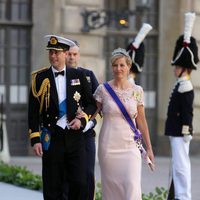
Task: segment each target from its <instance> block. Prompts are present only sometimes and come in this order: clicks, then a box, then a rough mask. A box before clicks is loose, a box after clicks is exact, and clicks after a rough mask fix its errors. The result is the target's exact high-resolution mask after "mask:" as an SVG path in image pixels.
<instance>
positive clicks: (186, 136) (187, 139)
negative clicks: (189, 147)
mask: <svg viewBox="0 0 200 200" xmlns="http://www.w3.org/2000/svg"><path fill="white" fill-rule="evenodd" d="M191 139H192V136H191V135H184V136H183V140H184V142H190V140H191Z"/></svg>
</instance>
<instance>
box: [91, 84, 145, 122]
mask: <svg viewBox="0 0 200 200" xmlns="http://www.w3.org/2000/svg"><path fill="white" fill-rule="evenodd" d="M112 88H113V90H114V91H115V93H116V94H117V96H118V97H119V99H120V100H121V102H122V103H123V104H124V106H125V107H126V109H127V111H128V112H129V114H130V115H131V117H132V118H135V117H136V116H137V106H138V105H143V104H144V95H143V89H142V87H140V86H138V85H132V87H130V88H128V89H126V90H120V89H117V88H115V87H112ZM94 97H95V99H96V100H97V101H98V102H100V103H101V104H102V112H103V114H104V115H105V114H109V115H115V116H119V115H120V116H121V111H120V110H119V108H118V107H117V105H116V103H115V102H114V101H113V99H112V97H111V96H110V94H109V93H108V92H107V90H106V89H105V87H104V86H103V85H102V84H101V85H99V87H98V88H97V90H96V91H95V93H94Z"/></svg>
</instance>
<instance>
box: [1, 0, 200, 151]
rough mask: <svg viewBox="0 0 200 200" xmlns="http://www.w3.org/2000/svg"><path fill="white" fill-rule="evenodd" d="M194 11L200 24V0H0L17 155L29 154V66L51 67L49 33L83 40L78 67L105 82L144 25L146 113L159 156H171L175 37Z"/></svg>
mask: <svg viewBox="0 0 200 200" xmlns="http://www.w3.org/2000/svg"><path fill="white" fill-rule="evenodd" d="M188 11H194V12H196V14H197V17H196V21H195V24H198V21H199V20H200V14H199V13H200V3H199V2H198V0H178V1H173V0H168V1H164V0H124V1H121V0H109V1H103V0H84V1H83V0H48V1H40V0H10V1H6V0H0V94H1V96H2V99H3V109H2V110H3V112H4V113H5V115H6V125H7V134H8V142H9V149H10V152H11V155H29V154H31V149H30V144H29V140H28V128H27V103H28V92H29V87H30V80H31V71H34V70H36V69H39V68H41V67H44V66H49V62H48V56H47V55H48V54H47V51H46V50H45V45H46V44H45V42H44V35H46V34H58V35H62V36H65V37H67V38H71V39H75V40H77V41H79V43H80V48H81V62H80V65H81V66H83V67H87V68H89V69H91V70H93V71H94V73H95V74H96V76H97V78H98V80H99V82H100V83H101V82H104V81H106V80H109V79H111V78H112V73H111V66H110V62H109V58H110V55H111V52H112V51H113V49H115V48H117V47H122V48H126V46H127V44H128V43H129V42H130V41H131V39H133V38H134V37H135V35H136V34H137V32H138V30H139V29H140V27H141V25H142V23H144V22H146V23H149V24H151V25H152V27H153V30H152V31H151V32H150V33H149V34H148V36H147V38H146V39H145V41H144V42H145V50H146V52H145V63H144V67H143V72H142V73H141V74H140V75H139V76H138V77H137V80H136V81H137V83H139V84H140V85H141V86H142V87H143V88H144V90H145V105H146V116H147V120H148V125H149V129H150V133H151V138H152V141H153V146H154V149H155V151H156V153H157V154H160V155H167V154H169V143H168V138H166V137H165V136H164V123H165V119H166V112H167V106H168V99H169V95H170V92H171V89H172V85H173V82H174V81H175V79H174V76H173V70H172V67H171V66H170V61H171V58H172V54H173V49H174V45H175V40H176V39H177V37H178V35H180V34H182V33H183V26H184V13H185V12H188ZM199 33H200V28H199V27H198V26H197V25H196V26H195V27H194V31H193V35H194V37H196V38H197V41H198V44H199V41H200V34H199ZM199 68H200V67H199ZM199 75H200V69H198V70H197V71H195V72H194V73H192V82H193V84H194V88H195V103H194V132H195V135H194V140H193V142H192V144H191V147H192V149H191V150H192V153H193V154H196V153H200V150H199V149H198V148H196V147H197V145H198V144H199V142H200V124H199V123H198V119H199V117H200V84H199V81H198V79H199V78H198V77H199ZM97 127H99V126H97ZM97 132H98V130H97ZM161 147H162V148H161Z"/></svg>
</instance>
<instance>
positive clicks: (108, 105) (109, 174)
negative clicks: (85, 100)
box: [94, 85, 144, 200]
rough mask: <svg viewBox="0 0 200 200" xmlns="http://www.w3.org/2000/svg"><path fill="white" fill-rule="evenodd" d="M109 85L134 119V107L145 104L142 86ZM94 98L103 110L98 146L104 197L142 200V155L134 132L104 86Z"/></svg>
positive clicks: (114, 199)
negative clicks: (118, 87)
mask: <svg viewBox="0 0 200 200" xmlns="http://www.w3.org/2000/svg"><path fill="white" fill-rule="evenodd" d="M111 86H112V85H111ZM112 88H113V89H114V91H115V93H116V94H117V95H118V97H119V98H120V100H121V101H122V102H123V104H124V105H125V107H126V108H127V110H128V112H129V114H130V115H131V117H132V118H133V119H134V118H135V117H136V116H137V106H138V105H143V104H144V102H143V89H142V88H141V87H140V86H137V85H133V86H132V87H131V88H128V89H127V90H118V89H116V88H114V87H112ZM94 97H95V99H96V100H97V101H98V102H100V103H102V112H103V124H102V127H101V130H100V134H99V145H98V156H99V164H100V169H101V183H102V196H103V200H141V199H142V198H141V155H140V152H139V150H138V148H137V146H136V144H135V141H134V138H133V131H132V130H131V129H130V126H129V124H128V123H127V121H126V120H125V119H124V117H123V115H122V113H121V111H120V110H119V108H118V107H117V105H116V103H115V102H114V101H113V99H112V97H111V96H110V95H109V93H108V92H107V90H106V89H105V87H104V86H103V85H99V87H98V88H97V90H96V92H95V94H94Z"/></svg>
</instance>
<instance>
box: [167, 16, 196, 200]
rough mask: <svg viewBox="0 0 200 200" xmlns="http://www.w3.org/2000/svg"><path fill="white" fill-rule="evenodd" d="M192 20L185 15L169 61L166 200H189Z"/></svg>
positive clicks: (194, 52)
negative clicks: (169, 156) (171, 72)
mask: <svg viewBox="0 0 200 200" xmlns="http://www.w3.org/2000/svg"><path fill="white" fill-rule="evenodd" d="M194 20H195V14H194V13H186V14H185V30H184V34H183V35H181V36H179V38H178V39H177V41H176V46H175V50H174V55H173V60H172V62H171V64H172V66H173V67H174V74H175V77H177V81H176V83H175V86H174V89H173V91H172V94H171V96H170V100H169V106H168V112H167V120H166V125H165V135H166V136H169V139H170V144H171V153H172V182H171V186H170V190H169V195H168V200H191V199H192V197H191V164H190V158H189V146H190V141H191V139H192V134H193V127H192V120H193V101H194V90H193V86H192V82H191V80H190V74H191V72H192V70H195V69H196V67H197V63H198V62H199V58H198V47H197V44H196V40H195V38H194V37H192V36H191V33H192V27H193V24H194Z"/></svg>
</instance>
